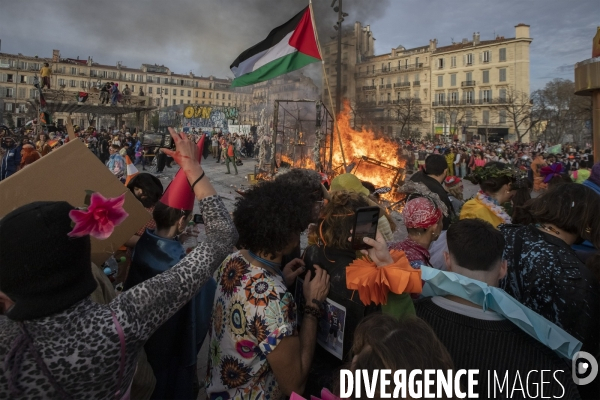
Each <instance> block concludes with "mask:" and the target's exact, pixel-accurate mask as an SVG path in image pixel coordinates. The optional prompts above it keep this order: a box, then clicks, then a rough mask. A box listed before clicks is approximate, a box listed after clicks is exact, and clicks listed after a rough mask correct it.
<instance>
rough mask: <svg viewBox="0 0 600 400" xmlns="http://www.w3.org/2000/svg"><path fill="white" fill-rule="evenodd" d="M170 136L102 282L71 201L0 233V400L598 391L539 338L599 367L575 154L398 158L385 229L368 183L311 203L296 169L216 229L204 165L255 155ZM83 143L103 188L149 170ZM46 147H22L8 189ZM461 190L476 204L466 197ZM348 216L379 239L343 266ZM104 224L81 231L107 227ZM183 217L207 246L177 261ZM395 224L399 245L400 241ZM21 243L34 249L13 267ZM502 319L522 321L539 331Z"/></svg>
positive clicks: (124, 153) (115, 139) (217, 138)
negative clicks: (360, 385)
mask: <svg viewBox="0 0 600 400" xmlns="http://www.w3.org/2000/svg"><path fill="white" fill-rule="evenodd" d="M170 134H171V136H172V138H173V141H174V143H175V149H162V150H161V153H160V154H163V156H164V157H165V159H169V160H172V161H171V162H174V163H177V164H178V166H179V167H180V172H179V173H177V174H176V176H175V178H174V179H173V181H172V182H171V183H170V184H169V186H168V187H167V189H166V190H163V186H162V184H161V182H160V181H159V180H158V179H157V178H156V177H155V176H154V175H152V174H149V173H140V174H138V175H137V176H135V178H133V179H132V180H131V181H129V182H128V184H127V188H128V189H129V190H130V191H131V192H132V193H133V195H134V196H135V197H136V198H137V199H138V200H139V201H140V202H141V204H142V205H143V206H144V207H145V208H146V210H148V212H149V213H150V214H151V215H152V219H151V220H150V222H148V223H147V224H146V225H145V226H140V227H139V231H138V232H137V233H136V234H135V235H134V236H133V237H132V238H131V239H130V240H128V242H127V243H125V247H126V251H127V256H126V259H127V262H126V263H123V266H119V271H118V272H117V273H116V275H115V276H112V277H111V279H112V280H113V281H112V282H111V281H110V280H108V278H107V276H106V275H105V274H103V273H102V269H101V268H99V266H95V265H93V264H92V263H91V258H90V234H89V232H80V230H78V228H77V225H76V220H74V219H73V217H72V215H73V212H74V208H73V206H71V205H70V204H68V203H66V202H36V203H32V204H28V205H25V206H22V207H19V208H17V209H16V210H14V211H13V212H11V213H9V214H8V215H6V216H4V217H3V218H2V219H1V220H0V309H1V310H2V312H3V314H4V317H2V318H0V332H2V333H1V334H0V356H1V357H2V359H3V363H0V398H15V399H16V398H61V399H79V398H89V399H107V398H116V399H124V398H129V397H130V398H134V399H138V398H139V399H175V398H177V399H195V398H197V396H198V392H199V390H200V386H204V387H205V388H206V395H207V397H208V398H209V399H211V400H212V399H263V398H264V399H283V398H286V397H289V396H295V397H294V398H299V397H297V396H301V397H304V398H311V396H315V397H317V398H319V397H322V396H324V395H323V393H325V394H326V397H328V398H331V399H334V398H336V397H335V396H338V395H339V393H340V378H339V377H340V375H339V371H340V370H341V369H347V370H350V371H358V370H369V371H374V370H383V369H392V370H406V371H407V375H408V374H410V372H411V371H416V370H421V371H423V370H427V369H435V370H444V371H447V370H462V369H465V370H479V371H480V374H479V376H478V380H479V384H478V385H477V386H476V390H475V391H476V393H478V394H479V398H490V395H489V393H488V388H489V387H490V385H493V378H490V375H489V374H488V371H493V372H495V373H496V375H498V376H502V377H504V375H505V374H506V373H508V374H509V376H510V382H511V383H512V381H513V378H514V374H515V373H516V372H517V371H518V372H520V373H521V375H522V376H523V375H525V374H527V373H528V372H529V371H536V372H533V375H534V379H533V381H537V382H540V381H541V382H542V386H544V385H545V386H544V389H543V393H544V394H545V395H546V396H554V397H555V398H565V399H578V398H597V394H598V393H600V389H599V387H598V379H596V382H593V383H592V384H589V385H586V386H577V385H576V384H575V382H574V381H573V379H572V364H571V360H570V359H569V357H571V356H572V352H571V353H569V352H566V351H565V350H564V348H565V346H556V345H551V344H549V342H548V340H547V339H548V337H547V332H555V333H556V332H558V333H560V335H561V337H563V338H566V339H564V340H566V343H567V344H568V345H569V346H566V347H568V348H571V349H572V348H576V349H579V348H581V349H582V350H583V351H585V352H588V353H590V354H592V355H593V356H595V357H596V358H598V356H600V329H599V328H600V253H599V252H598V249H600V163H596V164H594V160H593V155H592V154H591V152H590V151H588V150H587V149H578V148H576V147H574V148H572V149H571V148H570V147H569V146H566V149H565V151H564V152H563V153H562V154H550V153H548V152H547V151H546V150H547V149H546V148H545V147H546V146H544V145H543V144H536V145H531V146H528V145H520V144H515V145H512V144H498V145H497V144H494V145H490V144H487V145H477V144H469V143H455V144H453V145H443V144H429V143H425V142H423V143H417V144H413V143H404V145H403V151H404V153H405V157H406V158H407V159H408V162H409V165H411V166H413V165H414V167H415V171H414V174H412V176H411V177H410V179H409V180H407V181H406V183H405V184H404V185H403V186H402V187H401V188H399V191H400V192H401V193H402V194H403V195H404V198H403V207H402V211H401V219H400V220H397V219H395V218H393V217H392V216H391V215H390V214H389V212H388V209H386V207H385V206H384V205H382V204H381V203H380V201H379V198H378V196H377V194H376V193H375V192H374V187H373V185H371V184H369V182H361V181H360V180H359V179H358V178H357V177H356V176H355V175H352V174H341V175H338V176H336V177H335V178H334V179H333V180H332V181H331V182H330V184H328V185H326V186H327V187H325V186H324V185H323V182H322V176H321V175H320V174H319V173H318V172H316V171H312V170H308V169H298V168H297V169H289V170H287V169H286V170H284V169H281V171H280V172H279V173H278V174H277V175H275V176H274V178H273V179H272V180H269V181H264V182H260V183H259V184H257V185H255V186H253V187H252V188H251V189H249V190H248V191H246V192H245V193H244V195H243V196H241V197H239V198H238V199H237V200H236V203H235V206H234V209H233V212H232V213H230V212H229V211H228V210H227V209H226V207H225V205H224V203H223V200H222V199H221V198H220V197H219V196H218V195H217V193H216V190H215V189H214V187H213V186H212V184H211V183H210V181H209V179H208V178H207V177H206V175H205V172H204V169H203V168H202V166H201V163H200V161H201V160H200V157H201V155H202V150H203V149H204V148H205V147H208V148H209V150H210V152H211V153H212V155H213V157H214V158H213V160H215V161H216V162H217V163H221V162H224V163H225V164H226V166H227V173H231V170H230V164H233V167H234V171H235V173H237V166H236V163H237V161H238V160H240V159H242V158H244V157H251V156H254V155H255V149H256V146H254V140H253V138H252V137H251V136H250V137H244V136H240V135H236V134H232V135H228V134H222V133H216V132H215V133H214V134H212V135H200V134H198V133H196V132H194V131H192V132H190V134H188V135H186V134H183V133H175V131H173V130H171V133H170ZM80 138H82V139H83V140H84V141H85V142H87V144H88V147H89V148H90V150H92V151H94V152H95V153H96V154H97V155H98V157H99V158H100V159H101V160H102V161H103V162H105V163H106V164H107V166H108V168H109V169H110V170H111V172H113V174H115V175H116V176H117V178H120V179H123V178H124V177H125V159H126V158H130V160H131V161H132V162H134V163H143V161H142V160H143V159H144V155H145V154H144V148H143V146H142V141H141V140H140V138H139V136H138V134H137V132H135V131H134V132H132V133H130V132H128V131H127V130H124V131H123V132H120V133H117V134H115V135H109V134H108V133H105V132H98V133H97V134H94V133H93V132H89V133H87V132H86V133H82V134H80ZM53 140H57V139H56V136H55V138H50V137H49V136H48V135H45V134H40V135H39V136H38V137H37V138H36V140H35V142H31V143H20V144H19V146H20V149H19V155H20V156H21V161H19V167H15V168H14V170H13V169H11V170H10V171H12V172H10V173H9V175H10V174H14V173H16V172H17V171H18V169H19V168H23V167H21V166H20V163H21V162H22V159H24V158H28V157H31V153H33V152H36V153H38V155H39V157H43V156H45V155H46V154H48V153H49V152H51V151H52V149H53V142H52V141H53ZM16 145H17V143H15V141H14V140H12V142H10V141H9V140H4V141H3V147H5V149H6V153H8V152H9V151H12V155H9V156H7V157H3V163H4V162H5V159H8V158H11V159H12V158H14V157H16V150H15V149H16V148H17V146H16ZM26 145H27V147H25V146H26ZM27 149H29V150H27ZM23 151H25V152H24V153H23ZM6 153H5V156H6ZM21 154H22V155H21ZM32 162H33V161H32ZM166 162H167V161H165V164H166ZM1 171H2V173H3V174H7V173H8V172H6V171H9V169H8V168H6V167H4V166H3V167H2V170H1ZM464 180H468V181H470V182H472V183H473V184H475V185H478V186H479V191H478V192H477V194H476V195H475V196H473V197H472V198H470V199H466V198H465V196H464V195H463V181H464ZM107 201H108V202H111V204H112V205H113V207H115V208H117V209H118V206H114V204H117V203H115V202H113V200H111V199H108V200H107ZM195 205H199V208H200V212H201V216H200V215H199V216H195V215H194V214H193V210H194V207H195ZM364 207H377V208H375V210H379V211H378V215H377V216H376V218H375V219H376V220H377V226H378V231H377V234H376V236H375V237H374V238H370V237H365V238H364V239H363V240H364V243H365V245H366V246H365V247H368V248H367V249H364V250H360V251H357V250H355V249H354V248H353V244H352V241H351V240H350V239H351V237H352V235H353V230H354V229H355V219H356V214H357V211H358V210H359V209H361V208H364ZM78 212H80V211H78ZM111 212H116V211H111ZM103 215H104V214H103ZM105 215H106V216H105V217H104V218H97V219H96V220H95V221H96V222H95V223H97V224H100V225H101V224H103V223H105V222H103V221H105V220H106V219H110V218H113V217H112V216H111V214H110V213H107V214H105ZM197 217H201V218H200V219H201V220H202V223H203V224H204V227H205V232H206V239H205V240H202V241H200V242H199V243H198V242H195V243H194V244H193V245H189V243H190V242H189V241H188V239H189V237H190V236H193V237H194V238H195V237H196V236H197V233H196V232H195V231H194V226H195V223H196V222H199V221H197V220H198V218H197ZM115 218H116V217H115ZM73 223H75V227H74V226H73V225H74V224H73ZM112 223H113V222H111V224H112ZM116 223H117V222H115V224H116ZM400 225H403V228H405V229H406V232H407V235H406V236H405V237H404V238H403V239H402V240H400V241H397V240H395V239H394V237H395V236H394V232H396V231H397V230H398V229H400V228H401V226H400ZM303 232H307V233H308V245H307V247H306V248H304V249H302V248H301V246H300V238H301V235H302V233H303ZM38 239H39V240H38ZM32 240H34V241H35V243H36V247H35V250H34V251H30V250H29V249H25V247H24V246H25V245H24V243H28V242H31V241H32ZM434 273H441V274H443V277H445V279H448V280H449V281H452V282H453V285H443V286H442V284H441V283H440V279H431V278H430V276H431V275H432V274H434ZM382 276H383V278H382ZM436 276H438V278H439V276H440V275H436ZM115 287H116V290H115ZM473 287H480V288H484V290H485V293H488V295H489V296H492V295H493V296H497V297H494V301H492V302H490V300H489V299H488V297H486V296H477V295H475V294H472V293H471V291H472V288H473ZM100 288H104V289H100ZM466 288H469V290H466ZM442 289H443V290H442ZM500 289H503V290H500ZM98 291H100V292H101V293H103V295H102V296H98V295H97V294H98ZM467 292H468V293H467ZM432 293H433V294H432ZM465 293H467V294H465ZM494 302H495V303H494ZM496 303H498V304H499V303H502V304H508V303H510V304H511V305H512V306H513V309H515V308H516V309H518V310H521V314H519V315H523V313H524V312H525V311H524V310H526V312H527V316H528V320H529V321H531V323H532V324H533V325H535V326H536V327H538V328H539V329H537V330H536V331H535V332H534V333H532V331H531V330H527V329H526V328H524V327H523V324H519V323H516V322H515V318H514V315H512V314H510V312H508V311H506V309H505V308H495V307H494V306H493V304H496ZM544 332H545V333H544ZM205 341H206V342H207V348H208V353H207V354H206V355H205V356H206V357H207V359H208V370H207V375H206V377H205V379H203V378H204V377H201V378H200V379H198V376H197V373H196V371H197V364H196V363H197V357H198V354H199V352H200V349H201V348H202V344H203V342H205ZM543 370H550V371H552V372H553V373H554V379H545V378H544V376H543V373H542V375H540V371H543ZM558 371H562V372H558ZM528 376H529V375H528ZM460 382H461V385H462V386H463V387H466V377H465V378H464V379H462V380H461V381H460ZM528 382H529V379H528ZM543 382H545V384H544V383H543ZM528 384H529V383H528ZM531 389H532V387H531V386H530V387H528V389H527V391H525V389H522V391H517V394H515V393H514V391H513V392H512V394H511V395H509V394H508V392H504V393H502V394H501V395H499V397H497V398H527V397H529V396H530V391H531ZM379 390H380V389H379V386H377V388H376V389H375V398H381V397H383V394H382V393H380V391H379ZM538 391H539V389H538ZM354 398H356V399H359V398H366V394H365V392H364V391H363V393H362V396H361V394H356V393H355V394H354ZM441 398H453V397H452V396H449V397H443V396H442V397H441Z"/></svg>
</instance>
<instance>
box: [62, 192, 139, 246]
mask: <svg viewBox="0 0 600 400" xmlns="http://www.w3.org/2000/svg"><path fill="white" fill-rule="evenodd" d="M86 192H87V196H86V199H85V204H86V205H87V206H88V207H87V209H76V210H71V211H70V212H69V217H70V218H71V221H73V225H74V227H73V230H72V231H71V232H69V236H70V237H82V236H86V235H90V236H93V237H95V238H96V239H100V240H104V239H106V238H108V237H109V236H110V235H111V234H112V233H113V231H114V230H115V227H116V226H118V225H120V224H121V223H122V222H123V221H125V219H126V218H127V217H128V216H129V214H127V212H126V211H125V210H124V209H123V204H124V203H125V193H123V194H122V195H120V196H119V197H115V198H112V199H107V198H105V197H104V196H102V195H101V194H100V193H97V192H92V191H89V190H88V191H86Z"/></svg>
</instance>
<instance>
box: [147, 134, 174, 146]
mask: <svg viewBox="0 0 600 400" xmlns="http://www.w3.org/2000/svg"><path fill="white" fill-rule="evenodd" d="M142 146H148V147H161V148H165V149H171V150H172V149H174V148H175V142H174V141H173V138H172V137H171V135H170V134H168V133H160V132H145V133H144V134H143V135H142Z"/></svg>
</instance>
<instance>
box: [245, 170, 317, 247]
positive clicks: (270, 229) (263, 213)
mask: <svg viewBox="0 0 600 400" xmlns="http://www.w3.org/2000/svg"><path fill="white" fill-rule="evenodd" d="M313 205H314V199H313V198H312V197H311V195H310V193H309V192H307V191H306V190H300V188H299V187H298V186H297V185H294V184H291V183H289V182H283V181H280V180H275V181H269V182H263V183H261V184H259V185H257V186H256V187H254V188H252V189H251V190H249V191H248V192H247V193H246V195H245V196H244V197H241V198H238V199H237V201H236V203H235V210H234V211H233V222H234V224H235V227H236V228H237V231H238V233H239V235H240V239H239V241H238V243H237V247H238V248H242V249H247V250H250V251H252V252H254V253H262V254H264V255H266V256H275V254H276V253H278V252H281V251H282V250H283V249H285V248H286V247H287V246H288V245H289V244H290V242H291V240H292V239H293V238H294V235H298V234H300V232H302V231H304V230H305V229H306V227H307V226H308V224H309V222H310V219H311V214H312V209H313Z"/></svg>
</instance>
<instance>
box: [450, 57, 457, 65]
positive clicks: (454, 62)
mask: <svg viewBox="0 0 600 400" xmlns="http://www.w3.org/2000/svg"><path fill="white" fill-rule="evenodd" d="M450 66H451V67H453V68H454V67H456V56H452V57H450Z"/></svg>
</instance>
